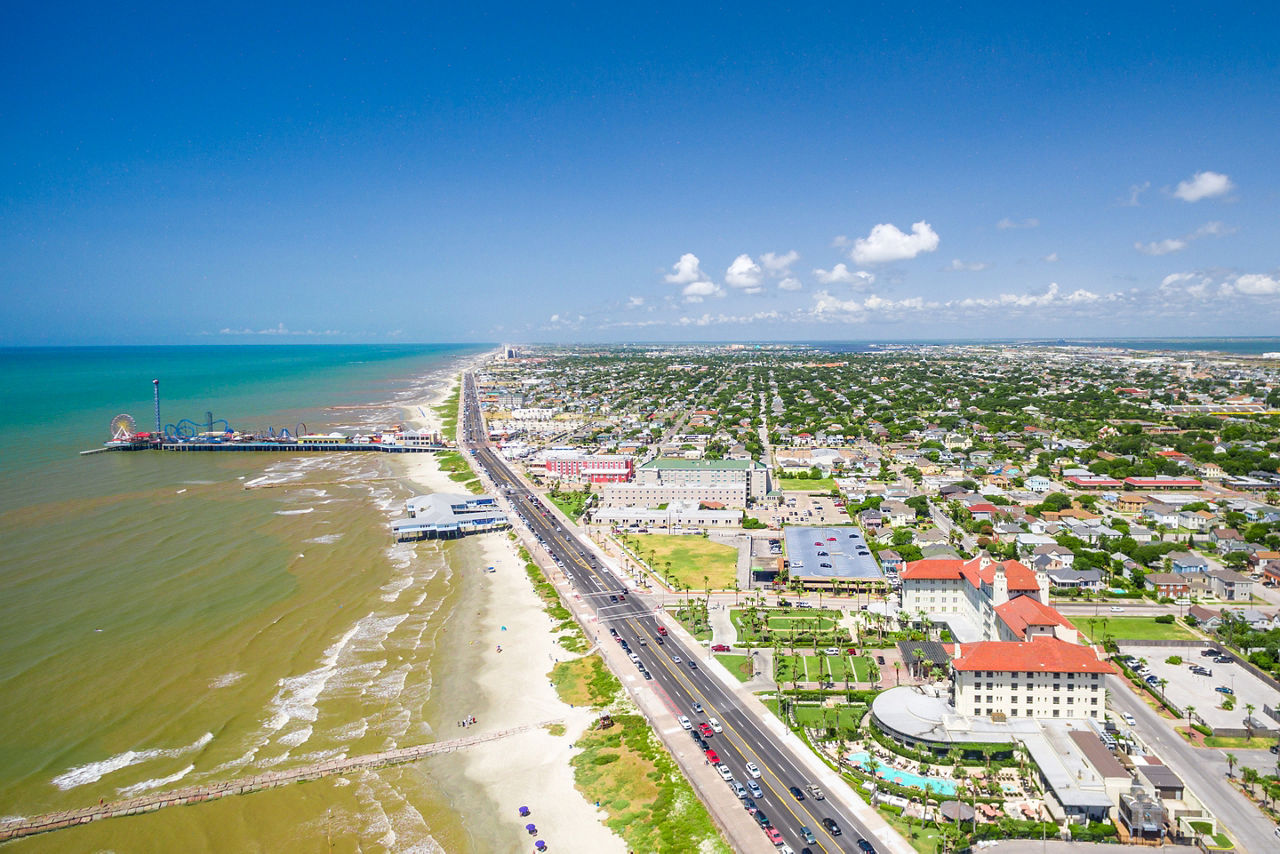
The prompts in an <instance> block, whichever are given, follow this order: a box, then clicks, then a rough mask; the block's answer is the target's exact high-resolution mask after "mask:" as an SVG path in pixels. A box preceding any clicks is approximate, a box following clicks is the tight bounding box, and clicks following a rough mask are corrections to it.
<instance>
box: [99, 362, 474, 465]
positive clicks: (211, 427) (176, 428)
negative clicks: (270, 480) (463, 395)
mask: <svg viewBox="0 0 1280 854" xmlns="http://www.w3.org/2000/svg"><path fill="white" fill-rule="evenodd" d="M151 385H152V388H153V390H154V395H155V429H154V430H150V431H139V430H138V429H137V423H136V422H135V421H134V419H133V416H131V415H117V416H116V417H115V418H113V419H111V438H110V439H108V440H107V441H106V442H105V443H104V444H103V446H102V447H101V448H90V449H88V450H85V451H81V452H80V455H81V456H88V455H89V454H102V453H106V452H108V451H183V452H197V451H270V452H274V453H314V452H324V451H366V452H367V451H375V452H378V453H383V454H421V453H434V452H438V451H444V450H448V449H449V447H450V446H449V445H448V444H447V443H446V442H445V441H444V438H443V437H442V436H441V435H440V434H439V433H427V432H422V431H417V430H402V429H401V428H400V426H399V425H396V426H395V427H392V428H391V429H390V430H382V431H377V432H373V433H369V434H367V435H354V436H351V435H346V434H344V433H311V432H309V431H308V430H307V425H305V424H299V425H297V426H296V427H295V428H294V429H293V430H290V429H288V428H282V429H280V430H279V431H277V430H276V429H275V428H274V427H270V428H267V429H266V430H264V431H260V432H242V431H239V430H236V429H234V428H233V427H232V426H231V425H230V424H228V423H227V421H226V420H225V419H216V420H215V419H214V417H213V413H212V412H206V413H205V417H204V420H203V421H202V422H199V423H197V422H195V421H191V420H190V419H187V418H184V419H182V420H181V421H179V422H177V423H176V424H166V425H164V426H163V427H161V421H160V380H152V381H151Z"/></svg>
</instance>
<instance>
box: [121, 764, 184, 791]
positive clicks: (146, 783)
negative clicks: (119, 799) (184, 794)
mask: <svg viewBox="0 0 1280 854" xmlns="http://www.w3.org/2000/svg"><path fill="white" fill-rule="evenodd" d="M195 767H196V766H194V765H188V766H187V767H186V768H183V769H182V770H181V771H179V772H178V773H176V774H170V775H169V776H168V777H155V778H153V779H151V780H143V781H142V782H141V783H134V784H133V785H132V786H125V787H124V788H123V789H117V790H116V791H118V792H119V793H120V794H121V796H123V797H126V798H132V797H133V796H134V795H140V794H142V793H143V792H149V791H151V790H152V789H159V788H160V787H161V786H167V785H169V784H170V783H176V782H178V781H179V780H181V779H182V778H183V777H185V776H187V775H188V774H190V773H191V772H192V771H194V770H195Z"/></svg>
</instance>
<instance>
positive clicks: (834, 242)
mask: <svg viewBox="0 0 1280 854" xmlns="http://www.w3.org/2000/svg"><path fill="white" fill-rule="evenodd" d="M848 245H849V238H848V236H847V235H844V234H837V235H836V236H835V237H833V238H831V248H833V249H843V248H844V247H846V246H848Z"/></svg>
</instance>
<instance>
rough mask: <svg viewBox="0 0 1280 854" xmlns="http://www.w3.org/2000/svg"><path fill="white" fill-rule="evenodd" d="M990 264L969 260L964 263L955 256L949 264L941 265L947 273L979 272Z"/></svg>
mask: <svg viewBox="0 0 1280 854" xmlns="http://www.w3.org/2000/svg"><path fill="white" fill-rule="evenodd" d="M990 266H991V265H990V264H988V263H987V262H986V261H970V262H969V263H967V264H966V263H965V262H964V261H961V260H960V259H959V258H955V259H953V260H952V261H951V263H950V264H948V265H947V266H945V267H943V268H942V269H943V271H944V272H947V273H980V272H982V271H983V270H985V269H987V268H988V267H990Z"/></svg>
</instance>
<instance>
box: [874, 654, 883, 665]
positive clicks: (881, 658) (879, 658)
mask: <svg viewBox="0 0 1280 854" xmlns="http://www.w3.org/2000/svg"><path fill="white" fill-rule="evenodd" d="M876 664H884V656H883V655H877V656H876Z"/></svg>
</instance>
